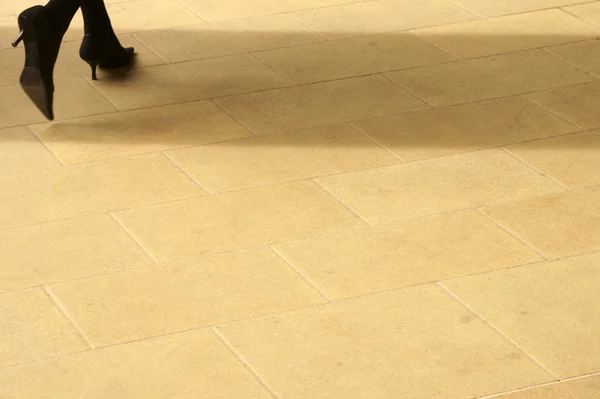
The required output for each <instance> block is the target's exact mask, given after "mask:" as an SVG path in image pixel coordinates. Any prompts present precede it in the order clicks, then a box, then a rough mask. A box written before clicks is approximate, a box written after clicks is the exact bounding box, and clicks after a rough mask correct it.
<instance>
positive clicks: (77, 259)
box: [0, 215, 152, 291]
mask: <svg viewBox="0 0 600 399" xmlns="http://www.w3.org/2000/svg"><path fill="white" fill-rule="evenodd" d="M0 248H1V251H0V264H2V268H0V291H5V290H16V289H22V288H27V287H33V286H38V285H42V284H49V283H55V282H58V281H64V280H72V279H76V278H81V277H86V276H93V275H97V274H103V273H109V272H115V271H119V270H123V269H128V268H135V267H143V266H147V265H150V264H152V261H151V260H150V258H149V257H148V256H147V255H146V254H144V252H143V251H142V250H141V249H140V248H139V247H138V246H137V245H136V244H135V242H134V241H133V240H132V239H131V238H130V237H129V236H128V235H127V234H126V233H125V232H124V231H123V230H122V229H121V227H119V226H118V225H117V223H116V222H115V221H114V220H112V219H111V217H110V216H108V215H98V216H91V217H83V218H77V219H70V220H65V221H60V222H54V223H44V224H38V225H35V226H29V227H23V228H17V229H9V230H4V231H0Z"/></svg>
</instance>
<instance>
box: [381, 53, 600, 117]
mask: <svg viewBox="0 0 600 399" xmlns="http://www.w3.org/2000/svg"><path fill="white" fill-rule="evenodd" d="M387 76H389V77H390V78H391V79H392V80H394V81H396V82H398V83H399V84H400V85H401V86H402V87H405V88H406V89H407V90H409V91H410V92H411V93H414V94H415V95H417V96H418V97H419V98H421V99H424V100H425V101H427V102H428V103H430V104H432V105H433V106H436V107H439V106H447V105H452V104H460V103H467V102H473V101H479V100H486V99H491V98H495V97H506V96H511V95H516V94H523V93H528V92H532V91H539V90H545V89H551V88H554V87H561V86H571V85H575V84H578V83H586V82H590V81H594V80H596V79H595V78H594V77H591V76H590V75H588V74H586V73H585V72H583V71H581V70H579V69H577V68H576V67H574V66H573V65H570V64H568V63H566V62H565V61H562V60H561V59H559V58H557V57H555V56H553V55H551V54H548V53H546V52H545V51H543V50H532V51H525V52H520V53H511V54H503V55H497V56H493V57H486V58H478V59H473V60H465V61H456V62H452V63H448V64H441V65H432V66H425V67H420V68H415V69H410V70H406V71H397V72H390V73H388V74H387Z"/></svg>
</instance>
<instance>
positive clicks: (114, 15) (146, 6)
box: [106, 0, 202, 34]
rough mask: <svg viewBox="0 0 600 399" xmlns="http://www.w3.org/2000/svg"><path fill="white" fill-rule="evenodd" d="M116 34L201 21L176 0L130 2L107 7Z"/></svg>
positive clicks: (133, 0)
mask: <svg viewBox="0 0 600 399" xmlns="http://www.w3.org/2000/svg"><path fill="white" fill-rule="evenodd" d="M106 8H107V11H108V14H109V16H110V20H111V23H112V25H113V27H114V29H115V31H116V32H117V33H118V34H122V33H128V32H138V31H144V30H149V29H161V28H171V27H174V26H183V25H192V24H197V23H199V22H202V19H201V18H199V17H198V16H197V15H196V14H194V13H193V12H192V11H191V10H189V9H188V8H187V7H185V6H184V5H182V4H181V3H180V2H179V1H176V0H131V1H126V2H119V3H113V4H110V5H108V6H107V7H106Z"/></svg>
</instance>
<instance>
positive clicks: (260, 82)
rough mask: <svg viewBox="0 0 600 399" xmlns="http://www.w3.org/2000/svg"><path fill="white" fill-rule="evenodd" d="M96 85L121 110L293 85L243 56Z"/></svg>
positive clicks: (163, 67)
mask: <svg viewBox="0 0 600 399" xmlns="http://www.w3.org/2000/svg"><path fill="white" fill-rule="evenodd" d="M86 79H89V78H86ZM90 82H92V81H91V80H90ZM93 86H94V87H95V88H96V89H97V90H98V91H100V93H102V94H103V95H104V96H106V97H107V98H108V99H110V101H111V102H113V103H114V104H116V105H117V106H118V107H119V108H120V109H123V110H129V109H136V108H145V107H155V106H161V105H168V104H175V103H183V102H189V101H197V100H203V99H209V98H212V97H221V96H227V95H234V94H239V93H245V92H253V91H258V90H266V89H273V88H278V87H284V86H289V82H288V81H287V80H286V79H284V78H283V77H282V76H280V75H279V74H277V73H276V72H274V71H273V70H272V69H271V68H269V67H268V66H266V65H265V64H263V63H262V62H260V61H259V60H257V59H256V58H255V57H253V56H251V55H248V54H241V55H234V56H229V57H221V58H212V59H207V60H197V61H190V62H182V63H176V64H168V65H159V66H155V67H149V68H141V69H138V70H136V71H135V74H132V75H131V76H130V77H129V78H128V79H125V80H124V79H102V80H97V81H94V82H93Z"/></svg>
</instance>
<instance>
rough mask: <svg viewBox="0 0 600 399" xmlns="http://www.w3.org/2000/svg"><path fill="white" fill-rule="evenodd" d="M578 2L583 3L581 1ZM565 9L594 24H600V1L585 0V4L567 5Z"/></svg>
mask: <svg viewBox="0 0 600 399" xmlns="http://www.w3.org/2000/svg"><path fill="white" fill-rule="evenodd" d="M578 3H583V1H579V2H578ZM565 10H566V11H568V12H570V13H571V14H574V15H576V16H578V17H579V18H581V19H583V20H584V21H588V22H590V23H592V24H594V25H600V2H598V1H595V2H585V4H579V5H574V6H570V7H565Z"/></svg>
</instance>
